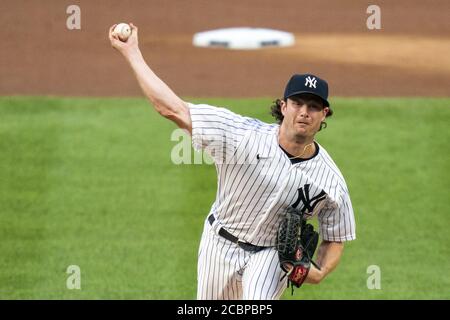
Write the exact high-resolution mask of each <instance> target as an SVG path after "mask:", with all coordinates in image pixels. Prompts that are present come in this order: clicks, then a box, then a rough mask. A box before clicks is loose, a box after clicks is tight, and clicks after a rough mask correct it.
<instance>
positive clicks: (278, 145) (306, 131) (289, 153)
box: [109, 24, 356, 299]
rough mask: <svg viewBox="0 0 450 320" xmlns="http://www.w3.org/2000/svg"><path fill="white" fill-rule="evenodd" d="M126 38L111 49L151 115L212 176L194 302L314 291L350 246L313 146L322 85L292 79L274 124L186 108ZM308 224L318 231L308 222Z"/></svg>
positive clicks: (349, 227)
mask: <svg viewBox="0 0 450 320" xmlns="http://www.w3.org/2000/svg"><path fill="white" fill-rule="evenodd" d="M131 28H132V33H131V36H130V37H129V38H128V40H127V41H126V42H123V41H120V40H119V39H118V37H117V36H115V35H114V33H113V29H114V26H112V27H111V29H110V32H109V38H110V41H111V44H112V46H113V47H114V48H115V49H117V50H118V51H119V52H120V53H121V54H122V55H123V56H124V58H125V59H126V61H127V62H128V63H129V65H130V67H131V68H132V70H133V71H134V73H135V76H136V78H137V81H138V83H139V85H140V87H141V88H142V90H143V92H144V94H145V95H146V96H147V97H148V99H149V100H150V101H151V103H152V104H153V106H154V108H155V109H156V111H158V112H159V113H160V114H161V115H162V116H163V117H165V118H167V119H169V120H171V121H173V122H175V123H176V124H177V126H178V127H180V128H182V129H185V130H186V131H188V132H189V134H190V135H191V136H192V143H193V146H194V148H195V149H197V150H204V151H205V152H207V153H208V154H209V155H210V156H211V157H212V159H214V162H215V165H216V169H217V179H218V184H217V195H216V199H215V201H214V203H213V204H212V206H211V209H210V212H209V213H208V215H207V216H206V219H205V222H204V230H203V235H202V238H201V242H200V247H199V252H198V267H197V277H198V284H197V298H198V299H279V298H280V296H281V295H282V293H283V291H284V290H285V289H286V287H288V286H291V287H292V288H294V287H300V286H301V285H302V284H303V283H311V284H318V283H320V282H321V281H322V280H323V279H324V278H325V277H326V276H327V275H328V274H329V273H330V272H332V271H333V270H334V269H335V268H336V266H337V265H338V262H339V260H340V258H341V255H342V252H343V248H344V242H345V241H349V240H353V239H355V237H356V236H355V221H354V215H353V209H352V204H351V201H350V197H349V192H348V189H347V185H346V183H345V180H344V178H343V176H342V174H341V172H340V171H339V169H338V168H337V166H336V164H335V163H334V162H333V160H332V158H331V157H330V155H329V154H328V153H327V151H326V150H325V149H324V148H323V146H321V145H319V143H317V142H316V141H315V139H314V138H315V135H316V134H317V132H318V131H320V130H321V129H323V128H324V127H326V122H325V119H326V118H327V117H329V116H331V115H332V110H331V108H330V104H329V102H328V100H327V99H328V84H327V82H326V81H324V80H322V79H321V78H319V77H317V76H315V75H313V74H296V75H294V76H292V78H291V79H290V80H289V81H288V83H287V85H286V87H285V91H284V95H283V97H282V99H278V100H277V101H276V102H275V104H274V105H273V106H272V115H273V116H274V117H275V119H276V123H272V124H268V123H264V122H262V121H259V120H257V119H253V118H249V117H244V116H241V115H238V114H235V113H233V112H231V111H230V110H228V109H225V108H218V107H214V106H210V105H205V104H200V105H194V104H192V103H188V102H185V101H183V100H182V99H180V98H179V97H178V96H177V95H176V94H175V93H174V92H173V91H172V90H171V89H170V88H169V87H168V86H167V85H166V84H165V83H164V82H163V81H162V80H161V79H160V78H158V76H157V75H156V74H155V73H154V72H153V71H152V70H151V69H150V67H149V66H148V65H147V63H146V62H145V60H144V58H143V56H142V54H141V52H140V50H139V46H138V29H137V27H136V26H134V25H132V24H131ZM313 217H317V219H318V230H317V231H316V230H314V227H313V226H312V225H311V224H310V223H309V222H308V221H309V219H311V218H313ZM319 235H320V238H321V241H320V244H319ZM317 245H318V248H317V250H316V247H317ZM316 251H317V253H316V258H315V259H313V256H314V254H315V252H316Z"/></svg>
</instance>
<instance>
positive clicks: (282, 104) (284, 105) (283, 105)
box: [280, 100, 287, 116]
mask: <svg viewBox="0 0 450 320" xmlns="http://www.w3.org/2000/svg"><path fill="white" fill-rule="evenodd" d="M286 109H287V101H284V100H281V101H280V110H281V113H282V114H283V116H284V114H285V113H286Z"/></svg>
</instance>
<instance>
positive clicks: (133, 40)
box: [109, 23, 139, 57]
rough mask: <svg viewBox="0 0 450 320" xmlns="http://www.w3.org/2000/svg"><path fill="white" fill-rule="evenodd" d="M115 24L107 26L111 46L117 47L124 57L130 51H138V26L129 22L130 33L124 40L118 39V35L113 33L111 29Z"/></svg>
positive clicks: (130, 52)
mask: <svg viewBox="0 0 450 320" xmlns="http://www.w3.org/2000/svg"><path fill="white" fill-rule="evenodd" d="M116 25H117V24H115V25H113V26H112V27H111V28H109V40H110V41H111V46H112V47H113V48H115V49H117V50H118V51H119V52H120V53H121V54H123V55H124V56H125V57H127V56H129V55H130V54H132V53H135V52H138V51H139V42H138V28H137V27H136V26H135V25H133V24H132V23H130V27H131V35H130V37H129V38H128V40H127V41H126V42H123V41H121V40H119V37H118V36H117V35H115V34H113V30H114V28H115V27H116Z"/></svg>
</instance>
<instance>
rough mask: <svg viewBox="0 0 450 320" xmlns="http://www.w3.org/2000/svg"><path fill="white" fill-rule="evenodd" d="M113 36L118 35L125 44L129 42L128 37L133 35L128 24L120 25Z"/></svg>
mask: <svg viewBox="0 0 450 320" xmlns="http://www.w3.org/2000/svg"><path fill="white" fill-rule="evenodd" d="M113 34H114V35H117V37H118V38H119V39H120V40H121V41H123V42H125V41H127V40H128V37H129V36H130V35H131V27H130V26H129V25H128V23H119V24H118V25H117V26H116V27H115V28H114V30H113Z"/></svg>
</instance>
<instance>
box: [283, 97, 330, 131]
mask: <svg viewBox="0 0 450 320" xmlns="http://www.w3.org/2000/svg"><path fill="white" fill-rule="evenodd" d="M328 111H329V108H328V107H323V103H322V101H321V100H320V98H318V97H316V96H314V95H311V94H301V95H298V96H295V97H293V98H292V99H291V98H288V99H287V102H284V101H282V102H281V112H282V113H283V116H284V119H283V123H282V124H281V125H282V126H284V129H285V132H286V133H287V134H289V135H290V136H294V137H296V138H310V137H314V135H315V134H316V132H317V131H319V129H320V124H321V122H322V121H324V120H325V117H326V115H327V112H328Z"/></svg>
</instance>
